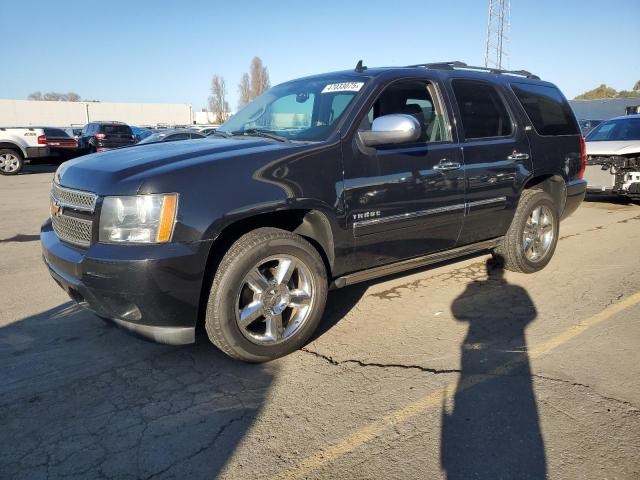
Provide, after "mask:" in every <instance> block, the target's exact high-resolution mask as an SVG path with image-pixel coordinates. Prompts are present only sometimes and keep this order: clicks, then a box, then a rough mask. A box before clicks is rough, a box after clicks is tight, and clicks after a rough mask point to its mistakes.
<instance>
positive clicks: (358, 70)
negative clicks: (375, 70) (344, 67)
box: [356, 60, 367, 73]
mask: <svg viewBox="0 0 640 480" xmlns="http://www.w3.org/2000/svg"><path fill="white" fill-rule="evenodd" d="M366 69H367V67H365V66H364V65H362V60H358V63H357V65H356V72H358V73H362V72H364V71H365V70H366Z"/></svg>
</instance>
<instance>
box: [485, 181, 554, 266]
mask: <svg viewBox="0 0 640 480" xmlns="http://www.w3.org/2000/svg"><path fill="white" fill-rule="evenodd" d="M559 226H560V215H559V213H558V209H557V207H556V205H555V204H554V203H553V199H552V198H551V196H550V195H549V194H548V193H546V192H544V191H542V190H535V189H533V190H524V191H523V192H522V195H521V196H520V201H519V202H518V208H517V209H516V213H515V215H514V217H513V221H512V222H511V226H510V227H509V230H508V231H507V234H506V235H505V236H504V239H503V241H502V244H501V245H499V246H498V247H497V248H496V250H495V251H494V256H495V257H497V259H498V260H499V261H501V262H502V263H503V266H504V268H505V269H507V270H511V271H512V272H521V273H533V272H537V271H539V270H542V269H543V268H544V267H545V266H546V265H547V264H548V263H549V261H551V257H553V254H554V252H555V249H556V245H557V243H558V232H559Z"/></svg>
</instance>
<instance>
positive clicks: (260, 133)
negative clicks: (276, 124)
mask: <svg viewBox="0 0 640 480" xmlns="http://www.w3.org/2000/svg"><path fill="white" fill-rule="evenodd" d="M231 135H234V136H236V135H238V136H240V135H254V136H256V137H266V138H270V139H272V140H277V141H278V142H285V143H288V142H290V140H289V139H288V138H287V137H283V136H282V135H278V134H277V133H274V132H272V131H271V130H262V129H259V128H247V129H246V130H236V131H235V132H231Z"/></svg>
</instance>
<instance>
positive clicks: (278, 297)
mask: <svg viewBox="0 0 640 480" xmlns="http://www.w3.org/2000/svg"><path fill="white" fill-rule="evenodd" d="M313 293H314V285H313V277H312V275H311V272H310V271H309V269H308V267H307V266H306V265H305V264H304V263H303V262H302V261H301V260H300V259H298V258H296V257H294V256H291V255H276V256H273V257H269V258H267V259H265V260H261V261H260V263H258V264H257V265H255V266H254V267H253V268H252V269H251V270H249V273H247V274H246V275H245V277H244V279H243V281H242V283H241V285H240V290H239V292H238V294H237V297H236V302H235V310H236V311H235V313H236V322H237V324H238V327H239V328H240V331H241V332H242V334H243V335H244V336H245V337H246V338H247V339H249V340H250V341H251V342H253V343H257V344H260V345H265V344H268V345H273V344H277V343H281V342H283V341H285V340H286V339H287V338H289V337H291V336H292V335H293V334H295V333H296V332H297V331H298V330H299V329H300V328H301V327H302V325H303V324H304V323H305V322H306V321H307V319H308V317H309V314H310V313H311V310H312V308H311V307H312V304H313Z"/></svg>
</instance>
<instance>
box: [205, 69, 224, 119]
mask: <svg viewBox="0 0 640 480" xmlns="http://www.w3.org/2000/svg"><path fill="white" fill-rule="evenodd" d="M209 108H210V109H211V111H212V112H213V115H214V116H215V122H216V123H218V124H221V123H224V122H225V120H226V119H227V118H229V102H227V87H226V85H225V82H224V78H222V77H221V76H219V75H214V76H213V77H212V78H211V96H210V97H209Z"/></svg>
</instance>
